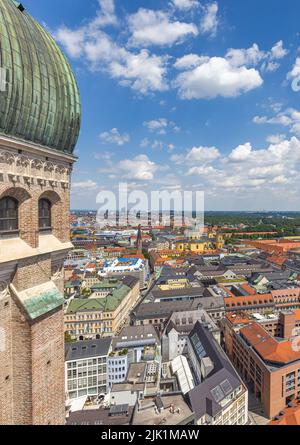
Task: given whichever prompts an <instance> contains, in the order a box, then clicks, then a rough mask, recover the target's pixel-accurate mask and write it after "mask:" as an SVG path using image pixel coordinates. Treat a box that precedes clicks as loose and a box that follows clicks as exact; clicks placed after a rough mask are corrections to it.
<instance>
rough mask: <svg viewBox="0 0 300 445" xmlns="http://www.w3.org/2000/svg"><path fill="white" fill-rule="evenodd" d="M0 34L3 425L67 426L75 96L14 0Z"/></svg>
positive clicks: (40, 33) (2, 9)
mask: <svg viewBox="0 0 300 445" xmlns="http://www.w3.org/2000/svg"><path fill="white" fill-rule="evenodd" d="M8 24H10V25H8ZM0 41H1V47H0V68H1V69H2V72H4V73H5V81H4V88H2V89H1V91H0V362H1V367H0V424H21V425H29V424H36V425H39V424H43V425H45V424H64V423H65V404H64V395H65V388H64V336H63V303H64V298H63V261H64V258H65V256H66V255H67V253H68V252H69V250H70V249H71V248H72V244H71V243H70V239H69V207H70V197H69V194H70V175H71V172H72V166H73V163H74V161H75V157H74V156H73V155H72V153H73V149H74V147H75V144H76V141H77V138H78V134H79V127H80V99H79V93H78V88H77V85H76V81H75V79H74V76H73V74H72V71H71V69H70V67H69V65H68V63H67V61H66V59H65V58H64V56H63V54H62V53H61V51H60V49H59V48H58V46H57V45H56V43H55V42H54V40H53V39H52V37H51V36H50V35H49V34H48V33H47V32H46V31H45V30H44V29H43V28H42V27H41V26H40V25H39V24H38V23H37V22H36V21H35V20H34V19H33V18H32V17H31V16H30V15H29V14H28V13H27V12H26V10H25V9H24V7H23V6H22V5H21V4H20V3H19V2H17V1H12V0H0ZM64 104H68V105H67V106H65V105H64Z"/></svg>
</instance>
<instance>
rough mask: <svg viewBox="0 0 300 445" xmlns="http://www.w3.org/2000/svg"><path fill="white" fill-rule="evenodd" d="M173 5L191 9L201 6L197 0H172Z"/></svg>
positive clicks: (182, 8) (181, 8)
mask: <svg viewBox="0 0 300 445" xmlns="http://www.w3.org/2000/svg"><path fill="white" fill-rule="evenodd" d="M172 3H173V5H174V6H175V7H176V8H178V9H180V10H189V9H192V8H196V7H197V6H199V2H198V1H197V0H172Z"/></svg>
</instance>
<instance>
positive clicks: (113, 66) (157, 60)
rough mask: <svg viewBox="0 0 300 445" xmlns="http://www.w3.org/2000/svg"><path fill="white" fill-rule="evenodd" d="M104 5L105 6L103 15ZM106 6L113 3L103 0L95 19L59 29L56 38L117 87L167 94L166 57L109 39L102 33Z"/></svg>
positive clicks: (77, 57)
mask: <svg viewBox="0 0 300 445" xmlns="http://www.w3.org/2000/svg"><path fill="white" fill-rule="evenodd" d="M104 3H106V7H107V9H106V10H105V11H106V13H105V14H104V10H103V4H104ZM100 4H101V3H100ZM109 5H111V6H112V5H113V3H112V2H109V1H106V2H105V1H104V2H103V3H102V8H101V9H100V10H99V11H98V13H97V15H96V18H94V19H93V20H91V21H90V22H88V23H87V24H86V25H84V26H82V27H80V28H78V29H71V28H67V27H66V26H62V27H60V28H59V29H58V30H57V31H56V33H55V37H56V38H57V40H58V41H59V42H60V43H61V44H62V45H63V46H64V47H65V49H66V51H67V53H68V54H69V56H70V57H72V58H75V59H81V60H83V61H84V62H85V63H86V64H87V66H88V68H89V69H90V71H93V72H107V73H108V74H109V75H110V76H111V77H112V78H115V79H117V80H118V82H119V84H120V85H122V86H128V87H131V88H132V89H133V90H135V91H137V92H139V93H141V94H148V93H151V92H155V91H166V90H167V89H168V82H167V60H168V56H157V55H155V54H152V53H150V52H149V51H148V50H147V49H145V48H143V49H141V50H139V51H130V50H128V49H127V48H126V47H125V46H122V45H119V44H117V43H116V42H115V41H114V40H112V38H111V37H110V36H109V35H108V34H106V33H105V32H104V30H103V27H104V17H106V25H107V24H108V21H109V20H108V18H107V17H108V16H107V13H108V11H109ZM112 22H113V20H111V24H112Z"/></svg>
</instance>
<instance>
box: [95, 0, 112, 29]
mask: <svg viewBox="0 0 300 445" xmlns="http://www.w3.org/2000/svg"><path fill="white" fill-rule="evenodd" d="M99 6H100V11H98V13H97V17H96V19H95V21H94V24H95V25H98V26H102V27H103V26H108V25H116V24H117V23H118V19H117V16H116V14H115V3H114V0H99Z"/></svg>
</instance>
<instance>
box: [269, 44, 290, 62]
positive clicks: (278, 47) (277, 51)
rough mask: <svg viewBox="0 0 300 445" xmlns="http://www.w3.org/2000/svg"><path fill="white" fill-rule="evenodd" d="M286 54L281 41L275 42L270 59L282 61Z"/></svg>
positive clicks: (286, 51)
mask: <svg viewBox="0 0 300 445" xmlns="http://www.w3.org/2000/svg"><path fill="white" fill-rule="evenodd" d="M287 54H288V50H287V49H285V48H284V47H283V41H282V40H280V41H279V42H277V43H276V44H275V45H274V46H273V48H272V49H271V58H272V59H283V57H285V56H286V55H287Z"/></svg>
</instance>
